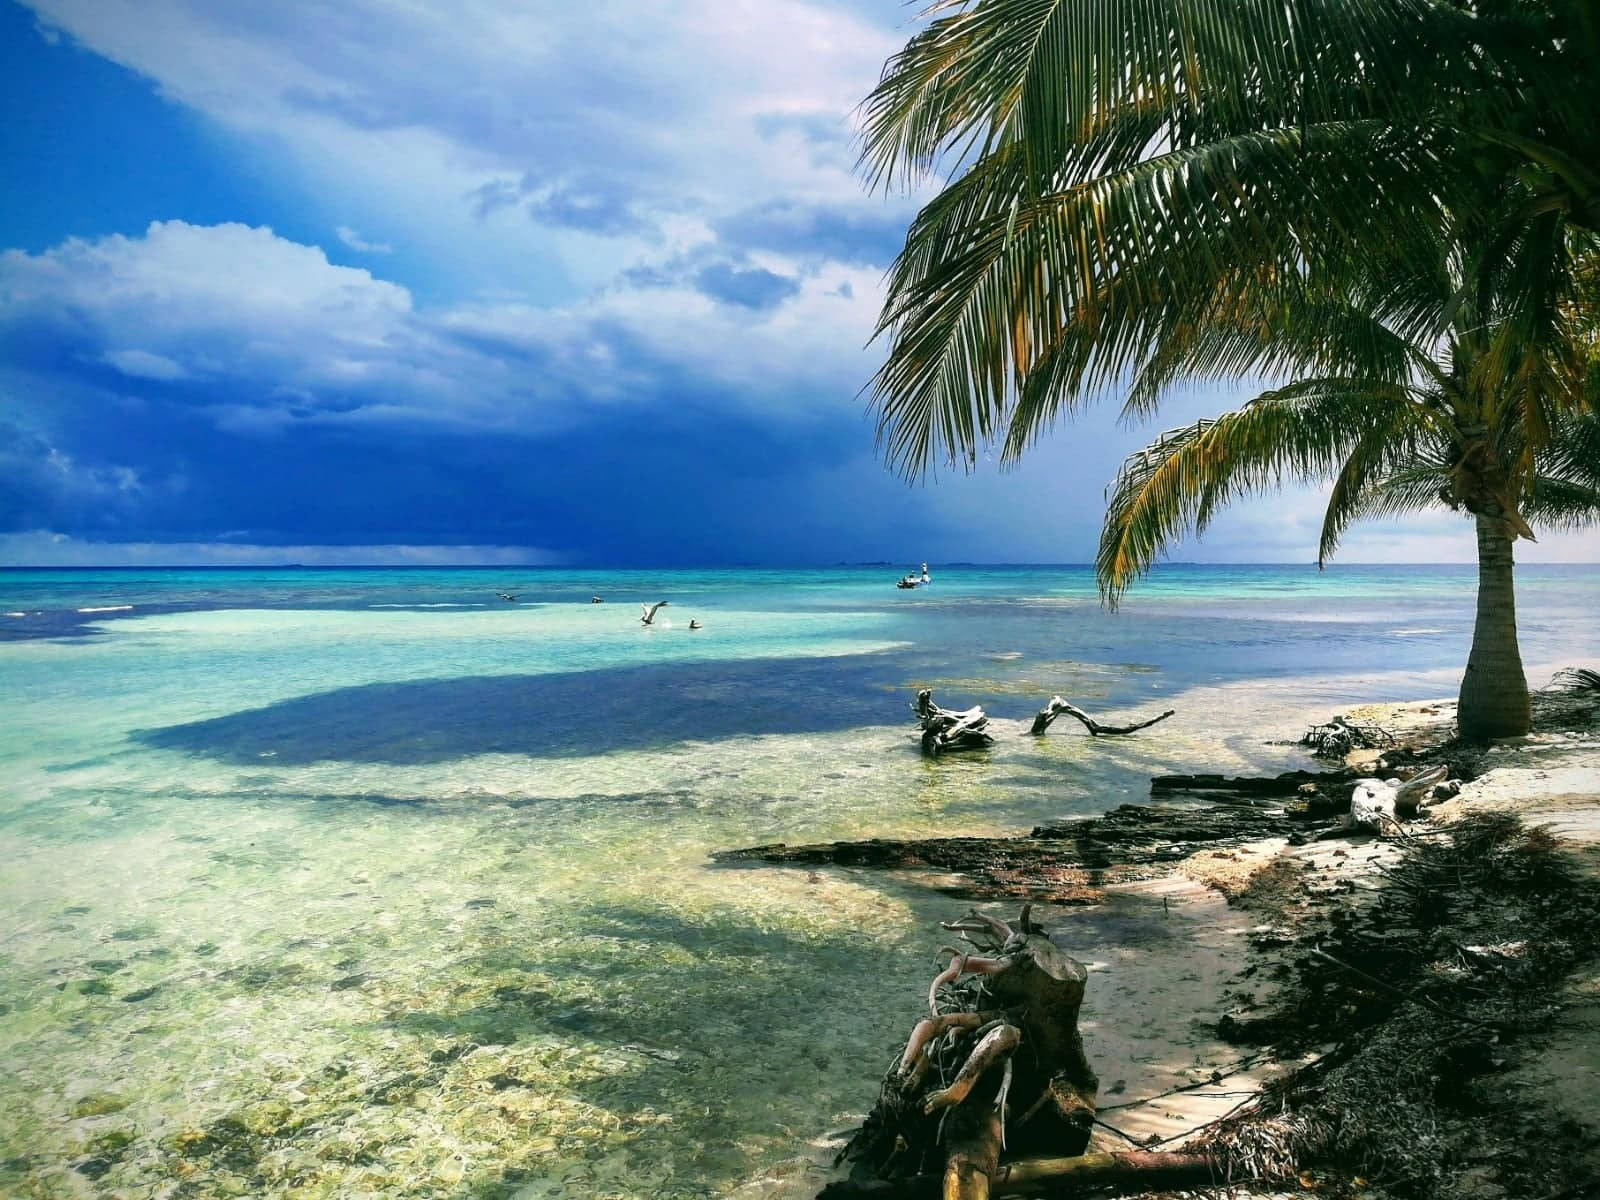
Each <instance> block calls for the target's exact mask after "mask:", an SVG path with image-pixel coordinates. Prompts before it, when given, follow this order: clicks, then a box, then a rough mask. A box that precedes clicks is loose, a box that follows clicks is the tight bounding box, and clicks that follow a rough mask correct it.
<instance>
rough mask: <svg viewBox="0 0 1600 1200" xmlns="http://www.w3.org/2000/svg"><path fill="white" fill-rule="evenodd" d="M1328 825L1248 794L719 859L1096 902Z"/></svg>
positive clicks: (951, 891)
mask: <svg viewBox="0 0 1600 1200" xmlns="http://www.w3.org/2000/svg"><path fill="white" fill-rule="evenodd" d="M1347 786H1348V785H1347ZM1347 799H1348V797H1347ZM1323 823H1324V822H1323V821H1320V820H1318V819H1317V818H1315V817H1313V816H1311V815H1310V814H1309V813H1304V812H1287V811H1285V810H1284V808H1283V807H1282V806H1281V805H1274V804H1272V803H1271V802H1270V801H1267V800H1256V799H1253V798H1248V797H1246V798H1242V799H1239V800H1237V801H1235V800H1232V799H1229V800H1226V801H1224V802H1222V803H1217V804H1208V805H1204V806H1192V805H1184V806H1181V807H1178V806H1166V805H1152V804H1124V805H1122V806H1121V807H1120V808H1115V809H1113V810H1112V811H1110V812H1108V813H1106V814H1104V815H1103V816H1099V817H1088V818H1084V819H1082V820H1076V821H1064V822H1061V823H1060V824H1053V825H1039V826H1035V827H1034V829H1033V830H1032V831H1031V832H1030V833H1029V835H1028V836H1027V837H1000V838H975V837H965V838H908V839H903V840H891V839H888V838H867V839H864V840H862V841H855V842H818V843H813V844H811V845H802V846H790V845H787V844H785V843H783V842H774V843H770V844H768V845H764V846H746V847H743V848H742V849H738V850H719V851H716V852H715V853H713V854H712V856H711V857H712V859H713V861H715V862H718V863H722V864H724V865H728V866H737V865H752V864H756V863H772V864H781V865H789V866H806V867H814V866H821V865H824V864H833V865H837V866H844V867H873V868H887V869H913V870H917V869H921V870H930V871H936V872H938V873H939V875H938V878H936V879H935V880H933V881H931V882H932V886H934V887H936V888H937V889H938V890H940V891H942V892H944V893H946V894H947V895H952V896H959V897H961V898H962V899H967V900H996V899H1002V898H1006V899H1017V900H1036V901H1039V902H1041V903H1049V904H1087V903H1094V902H1096V901H1098V900H1099V899H1101V898H1102V897H1101V895H1100V891H1099V889H1100V888H1101V887H1103V886H1104V885H1106V884H1110V883H1117V882H1122V881H1126V880H1130V879H1143V878H1148V877H1149V876H1150V874H1151V871H1152V868H1153V867H1155V866H1156V865H1157V864H1164V863H1171V862H1175V861H1177V860H1179V859H1181V858H1185V857H1187V856H1188V855H1190V854H1193V853H1194V852H1195V851H1196V850H1201V849H1206V848H1214V847H1215V848H1220V847H1224V846H1234V845H1238V844H1239V843H1240V842H1245V841H1253V840H1255V839H1258V838H1264V837H1298V836H1301V835H1303V834H1305V833H1307V832H1310V831H1314V830H1317V829H1320V828H1321V827H1322V825H1323Z"/></svg>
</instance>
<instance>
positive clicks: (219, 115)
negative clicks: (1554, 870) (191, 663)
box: [0, 0, 1600, 563]
mask: <svg viewBox="0 0 1600 1200" xmlns="http://www.w3.org/2000/svg"><path fill="white" fill-rule="evenodd" d="M0 4H5V5H7V7H5V8H3V9H0V45H4V46H5V47H8V49H3V50H0V67H4V68H7V69H6V70H5V71H4V74H5V75H6V77H7V79H8V83H7V84H6V85H5V86H6V87H7V89H8V91H7V94H8V108H9V109H10V111H12V112H14V113H15V114H16V117H17V119H15V120H13V121H10V122H8V123H7V125H8V128H6V129H5V130H4V131H0V151H3V152H4V155H5V158H6V160H7V161H8V162H11V163H14V164H17V166H18V178H19V179H20V180H23V181H24V182H23V183H22V184H21V185H20V186H16V185H14V187H13V188H12V189H11V190H10V194H9V195H8V196H7V197H6V198H5V199H0V561H8V562H19V561H39V562H47V561H60V562H83V561H93V560H94V559H95V557H96V556H97V555H98V556H99V557H100V559H102V560H104V561H151V560H152V559H159V557H160V556H161V555H163V554H165V555H167V556H168V558H169V559H170V560H172V561H218V562H238V561H260V558H259V557H257V558H251V557H250V556H251V555H258V556H265V557H267V558H270V557H271V556H272V554H273V553H274V552H275V549H274V548H276V551H281V552H282V553H284V554H287V555H289V556H291V557H294V558H295V559H296V560H297V561H309V560H310V559H312V558H314V557H316V556H315V554H314V553H313V552H312V551H310V550H308V548H314V547H332V548H334V549H331V550H328V551H327V552H326V553H327V555H329V556H331V557H330V560H338V561H350V560H352V559H359V558H360V557H362V556H363V555H370V556H373V557H380V558H381V557H384V556H387V557H388V559H389V560H390V561H393V560H394V559H395V557H396V556H397V555H400V556H406V555H414V556H416V560H417V561H430V562H431V561H441V560H442V559H448V558H450V557H451V556H452V555H453V556H454V557H455V558H458V559H461V560H463V561H508V560H520V561H560V560H568V561H608V562H618V561H623V562H647V561H648V562H658V563H671V562H684V563H689V562H704V563H713V562H729V561H766V562H832V561H839V560H859V559H878V558H902V557H909V558H916V559H919V560H920V559H922V558H938V559H945V560H949V559H975V560H1005V561H1030V560H1031V561H1081V560H1083V559H1086V558H1088V557H1090V556H1091V555H1092V551H1093V544H1094V538H1095V533H1096V530H1097V525H1098V518H1099V512H1100V504H1101V499H1102V497H1101V490H1102V488H1103V487H1104V484H1105V482H1106V481H1107V480H1108V479H1109V478H1110V477H1111V475H1112V473H1113V472H1114V470H1115V467H1116V464H1117V462H1118V461H1119V460H1120V458H1121V457H1122V456H1123V455H1124V454H1126V453H1127V452H1128V451H1130V450H1132V449H1135V448H1137V446H1138V445H1140V444H1142V443H1143V442H1144V441H1145V440H1146V439H1147V436H1148V433H1149V431H1148V430H1132V431H1130V430H1123V429H1118V428H1115V427H1114V425H1113V416H1114V411H1115V410H1114V407H1113V406H1111V405H1107V406H1105V407H1104V408H1103V409H1101V410H1100V411H1099V412H1098V413H1097V414H1095V415H1094V416H1093V417H1091V418H1085V419H1081V420H1080V421H1079V423H1078V424H1076V425H1074V426H1070V427H1065V428H1063V429H1061V430H1059V431H1058V432H1057V434H1056V436H1055V437H1054V438H1052V439H1050V440H1049V441H1048V442H1047V443H1046V444H1044V445H1043V446H1041V447H1040V448H1039V450H1038V451H1036V452H1035V453H1034V455H1033V456H1032V458H1031V459H1030V460H1029V461H1028V462H1027V463H1026V464H1024V466H1023V468H1022V469H1021V470H1018V471H1016V472H1012V473H1008V474H1005V475H1003V476H1002V475H998V474H996V473H995V472H994V470H993V469H992V464H983V466H984V468H985V469H981V470H980V471H979V472H977V473H976V474H975V475H972V476H970V477H963V476H959V475H958V476H955V477H951V476H949V475H945V476H943V477H941V478H940V479H939V480H938V482H937V483H936V484H935V485H933V486H924V487H919V488H907V487H906V486H905V485H904V484H903V483H901V482H899V481H897V480H895V479H894V478H892V477H891V476H889V475H888V473H887V472H886V471H885V470H884V469H883V467H882V466H881V464H879V462H878V461H877V460H876V458H875V456H874V453H873V432H872V424H871V420H870V418H869V416H868V415H867V414H866V412H865V405H864V402H863V400H862V398H861V397H860V395H859V389H860V387H861V385H862V384H863V383H864V382H865V381H866V380H867V378H868V377H869V376H870V375H871V373H872V370H873V368H874V367H875V365H876V362H877V353H878V352H877V350H876V349H875V348H874V347H873V346H872V345H870V339H871V335H872V331H873V327H874V324H875V321H876V317H877V310H878V304H879V302H880V299H881V295H882V292H881V278H882V275H883V271H884V269H885V268H886V267H887V265H888V263H889V262H890V260H891V259H892V257H893V255H894V253H895V252H896V250H897V249H898V246H899V242H900V238H901V235H902V232H903V230H904V227H905V223H906V221H907V220H908V219H909V217H910V215H911V214H912V212H913V211H914V210H915V207H916V205H917V203H918V200H919V198H920V197H919V196H917V195H909V196H889V197H884V196H869V195H867V194H865V193H864V192H863V190H862V188H861V185H860V182H859V180H858V179H857V178H856V176H855V174H854V173H853V164H854V152H853V148H852V133H853V130H852V125H851V114H852V110H853V109H854V107H855V105H856V104H857V103H858V102H859V100H860V98H861V97H862V96H863V95H864V94H865V92H866V91H867V90H868V89H869V88H870V87H871V85H872V83H873V82H874V81H875V80H876V78H877V74H878V71H879V70H880V68H881V65H882V63H883V61H884V59H885V58H886V57H887V56H888V55H889V54H890V53H891V52H892V51H893V50H894V49H896V48H897V47H898V45H899V44H900V43H901V41H903V39H904V38H905V36H907V34H908V32H909V27H908V26H907V25H906V23H905V22H906V18H907V15H908V11H909V10H907V9H905V8H903V7H902V6H901V5H900V4H899V3H898V0H861V2H859V3H854V4H850V3H846V2H844V0H764V2H762V3H756V2H754V0H701V2H700V3H695V4H660V5H647V6H646V5H638V4H636V3H628V2H626V0H594V2H591V3H588V4H585V5H581V6H556V5H548V6H538V9H539V11H529V6H510V5H505V4H503V3H490V2H485V0H456V2H454V3H448V4H447V3H444V0H430V2H419V3H407V4H404V5H400V4H396V3H393V2H392V0H333V2H327V0H323V2H319V3H316V4H312V3H310V2H309V0H286V2H285V3H281V4H276V5H272V6H267V7H263V6H245V5H215V4H211V3H207V2H205V0H137V2H135V0H29V2H28V4H27V5H26V7H23V6H20V5H13V4H11V3H10V0H0ZM1241 398H1243V396H1242V394H1240V395H1235V394H1231V393H1229V392H1226V391H1224V392H1215V391H1203V392H1200V393H1197V394H1196V395H1194V396H1192V397H1189V398H1187V399H1184V400H1182V401H1180V402H1179V403H1177V404H1176V405H1175V406H1174V408H1173V410H1172V415H1173V418H1174V420H1181V419H1185V418H1187V417H1190V416H1193V415H1195V414H1197V413H1200V412H1205V411H1209V410H1212V409H1215V408H1218V407H1222V406H1225V405H1227V404H1230V403H1233V402H1236V401H1237V400H1238V399H1241ZM1315 508H1316V497H1315V496H1312V495H1309V494H1305V493H1300V492H1292V493H1291V494H1290V495H1289V497H1288V499H1287V500H1286V501H1285V502H1283V503H1282V504H1279V505H1277V506H1275V508H1274V509H1273V511H1272V512H1271V514H1270V517H1271V519H1270V520H1265V519H1263V518H1264V517H1266V516H1267V515H1268V514H1266V513H1264V512H1257V513H1254V514H1252V513H1251V511H1250V509H1249V507H1248V506H1244V507H1242V508H1241V509H1240V510H1239V511H1238V512H1237V513H1235V514H1231V515H1230V516H1229V517H1227V518H1226V519H1224V520H1223V521H1220V522H1218V524H1217V525H1216V526H1215V527H1214V528H1213V530H1212V532H1211V533H1210V534H1209V535H1208V537H1207V539H1206V541H1205V542H1204V543H1201V544H1198V545H1191V546H1189V547H1185V549H1184V550H1183V552H1182V553H1181V554H1180V557H1185V558H1189V557H1194V558H1209V559H1212V560H1226V561H1244V560H1250V559H1269V560H1283V559H1290V560H1295V559H1306V558H1309V557H1311V555H1312V553H1313V547H1314V544H1315V536H1314V527H1315V519H1314V518H1315ZM97 547H98V549H97ZM1536 553H1537V554H1542V555H1544V556H1545V557H1549V558H1555V559H1559V558H1590V559H1594V558H1600V545H1597V543H1596V539H1594V538H1593V537H1592V536H1591V537H1587V538H1584V537H1576V538H1568V539H1565V540H1564V541H1563V540H1561V539H1556V540H1555V541H1553V542H1552V543H1551V545H1549V546H1545V547H1542V548H1540V549H1539V550H1538V551H1536ZM1470 555H1471V539H1470V534H1469V531H1468V530H1467V528H1466V526H1465V523H1464V522H1461V521H1459V520H1451V519H1450V518H1448V517H1447V516H1444V517H1441V518H1440V519H1438V520H1435V521H1423V522H1415V523H1412V524H1411V525H1408V526H1406V527H1404V528H1389V529H1381V528H1369V529H1367V530H1365V531H1363V532H1361V533H1359V534H1357V535H1356V536H1354V537H1352V538H1351V539H1350V541H1349V543H1348V546H1347V550H1346V556H1347V557H1350V558H1365V559H1377V558H1402V559H1403V558H1425V559H1432V560H1441V559H1462V558H1467V557H1470ZM518 556H520V559H519V558H518Z"/></svg>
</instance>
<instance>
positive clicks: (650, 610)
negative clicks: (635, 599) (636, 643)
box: [639, 600, 667, 625]
mask: <svg viewBox="0 0 1600 1200" xmlns="http://www.w3.org/2000/svg"><path fill="white" fill-rule="evenodd" d="M666 606H667V602H666V601H665V600H658V601H657V602H656V603H654V604H641V605H639V611H640V612H642V613H643V614H644V615H643V616H642V617H640V618H639V624H641V625H650V624H653V623H654V622H655V619H656V610H657V609H662V608H665V607H666Z"/></svg>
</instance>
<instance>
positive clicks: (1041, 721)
mask: <svg viewBox="0 0 1600 1200" xmlns="http://www.w3.org/2000/svg"><path fill="white" fill-rule="evenodd" d="M1177 711H1178V710H1177V709H1175V708H1169V709H1167V711H1166V712H1164V713H1162V714H1161V715H1160V716H1159V717H1151V718H1150V719H1149V720H1148V721H1139V722H1137V723H1135V724H1133V725H1105V724H1102V723H1101V722H1099V721H1097V720H1095V719H1094V718H1093V717H1091V716H1090V715H1089V714H1088V713H1086V712H1084V711H1083V709H1081V708H1079V707H1078V706H1077V705H1075V704H1068V703H1067V702H1066V701H1065V700H1063V699H1062V698H1061V697H1060V696H1052V697H1050V703H1049V704H1046V705H1045V706H1044V707H1043V708H1041V709H1040V710H1039V714H1038V715H1037V716H1036V717H1034V718H1033V732H1034V733H1043V732H1044V731H1045V730H1046V729H1049V728H1050V724H1051V722H1053V721H1054V720H1055V719H1056V718H1057V717H1059V716H1060V715H1061V714H1062V713H1066V714H1067V715H1068V716H1070V717H1076V718H1077V719H1078V720H1079V721H1082V722H1083V727H1084V728H1085V729H1087V730H1088V731H1089V735H1090V736H1091V737H1113V736H1117V735H1120V734H1124V733H1135V732H1137V731H1138V730H1140V729H1148V728H1149V727H1150V726H1152V725H1154V724H1155V723H1156V722H1158V721H1165V720H1166V719H1167V718H1168V717H1170V716H1172V714H1173V713H1175V712H1177Z"/></svg>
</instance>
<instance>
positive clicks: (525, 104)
mask: <svg viewBox="0 0 1600 1200" xmlns="http://www.w3.org/2000/svg"><path fill="white" fill-rule="evenodd" d="M30 6H31V7H32V8H33V9H34V10H35V12H36V13H37V15H38V17H39V20H40V22H41V23H42V24H43V25H44V27H46V28H49V29H55V30H60V31H62V32H64V33H66V34H68V35H70V36H71V37H72V38H73V39H75V40H76V41H77V42H79V43H80V44H81V45H83V46H85V47H87V48H88V49H90V50H92V51H94V52H96V53H98V54H101V55H103V56H105V57H107V58H109V59H111V60H113V61H115V62H117V63H120V64H122V65H124V66H126V67H128V68H130V69H131V70H134V71H136V72H138V73H139V74H141V75H143V76H145V77H146V78H148V79H150V80H152V81H153V82H154V83H155V84H156V86H157V87H158V88H159V89H160V91H161V92H162V93H163V94H164V95H166V96H168V97H169V98H171V99H173V100H174V101H176V102H178V103H180V104H183V105H185V106H187V107H189V108H191V109H193V110H195V111H197V112H199V113H201V114H203V115H204V116H206V117H207V118H210V119H211V120H213V121H215V122H217V123H218V124H220V125H221V126H223V127H224V128H227V129H229V130H232V131H235V132H237V133H240V134H243V135H245V136H247V137H250V138H258V139H261V141H262V144H263V145H266V144H270V145H271V146H273V147H278V148H284V149H287V151H288V152H289V153H290V155H291V156H292V157H293V158H294V159H295V160H296V161H298V162H299V164H300V167H301V170H302V171H303V172H304V173H305V174H306V175H307V176H308V177H309V179H310V180H311V181H312V182H313V183H314V185H315V189H316V191H317V193H318V194H319V195H322V196H324V197H326V203H327V204H328V206H329V208H330V212H331V213H332V215H334V216H335V218H336V219H338V220H340V221H342V223H344V224H345V225H346V226H347V227H351V226H353V227H358V228H360V229H362V230H363V234H362V235H358V238H359V240H360V241H361V242H362V243H363V245H360V246H358V245H356V244H355V243H350V244H351V245H352V247H353V248H355V249H357V250H360V251H363V252H365V250H366V247H368V246H373V245H381V244H384V243H390V242H402V241H403V242H404V243H405V244H406V246H407V248H408V250H412V249H415V251H416V252H417V253H418V254H420V255H424V256H426V257H428V259H429V262H430V265H431V267H432V268H433V269H434V270H436V271H438V272H440V273H441V274H443V275H446V276H450V277H452V278H453V279H454V281H455V283H456V284H457V285H458V286H459V285H463V284H474V285H478V286H492V287H506V288H512V289H515V290H518V291H522V292H531V293H533V294H534V295H535V296H536V298H541V299H552V298H555V299H567V300H570V299H573V298H574V297H576V296H579V295H581V294H583V293H584V292H586V291H587V290H589V289H590V288H592V287H593V286H595V285H597V284H599V283H602V282H604V281H605V280H606V279H608V278H609V277H610V276H611V275H612V274H614V273H615V271H616V270H617V269H619V268H620V267H621V266H623V265H625V264H627V263H629V262H631V261H633V260H634V259H635V258H636V257H637V256H638V255H639V254H640V253H641V252H644V251H647V250H649V249H650V248H651V246H652V245H653V244H654V242H655V240H656V237H657V235H658V231H659V230H660V228H661V226H662V225H663V224H664V223H666V222H669V221H672V220H674V219H676V218H680V217H681V216H683V215H685V214H690V215H693V216H695V217H697V218H699V219H701V220H704V221H707V222H715V221H717V220H718V219H720V218H723V217H727V216H731V215H732V214H735V213H737V212H739V211H742V210H746V209H750V208H754V207H759V206H762V205H764V204H770V203H773V202H780V201H781V202H784V203H790V204H798V205H803V206H810V205H834V206H837V205H844V206H850V207H854V208H858V209H862V210H866V211H882V204H881V202H879V201H875V200H871V199H869V198H867V197H864V196H863V195H862V194H861V190H860V187H859V184H858V183H857V181H856V180H855V178H854V177H853V175H852V163H853V160H852V156H851V153H850V148H849V144H848V143H849V136H850V132H851V127H850V120H851V113H852V111H853V109H854V106H855V105H856V104H857V103H858V102H859V101H860V99H861V98H862V96H863V95H864V94H865V92H866V91H867V89H868V88H870V86H871V85H872V83H873V82H874V81H875V80H876V78H877V74H878V71H879V69H880V67H881V65H882V63H883V61H884V59H885V57H886V56H887V55H888V54H890V53H891V52H892V51H893V50H894V49H896V48H897V46H898V43H899V41H900V36H899V35H898V34H897V33H896V32H895V31H893V30H891V29H887V28H884V27H882V26H880V25H877V24H875V23H873V22H871V21H869V20H867V19H865V18H863V17H862V16H859V15H856V14H852V13H851V12H848V11H846V10H844V9H843V8H841V7H838V6H835V5H832V4H827V3H816V2H806V0H698V2H695V3H660V4H640V3H638V2H637V0H594V2H592V3H585V4H582V5H551V4H547V5H507V4H504V3H501V2H498V0H449V2H446V0H422V2H405V3H402V2H400V0H335V2H334V3H327V2H325V0H315V2H314V0H285V2H284V3H279V4H272V5H240V4H215V3H209V2H207V0H30ZM890 11H893V10H892V9H891V10H890ZM486 197H488V198H489V199H490V200H491V202H490V203H487V204H486V203H484V199H485V198H486Z"/></svg>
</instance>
